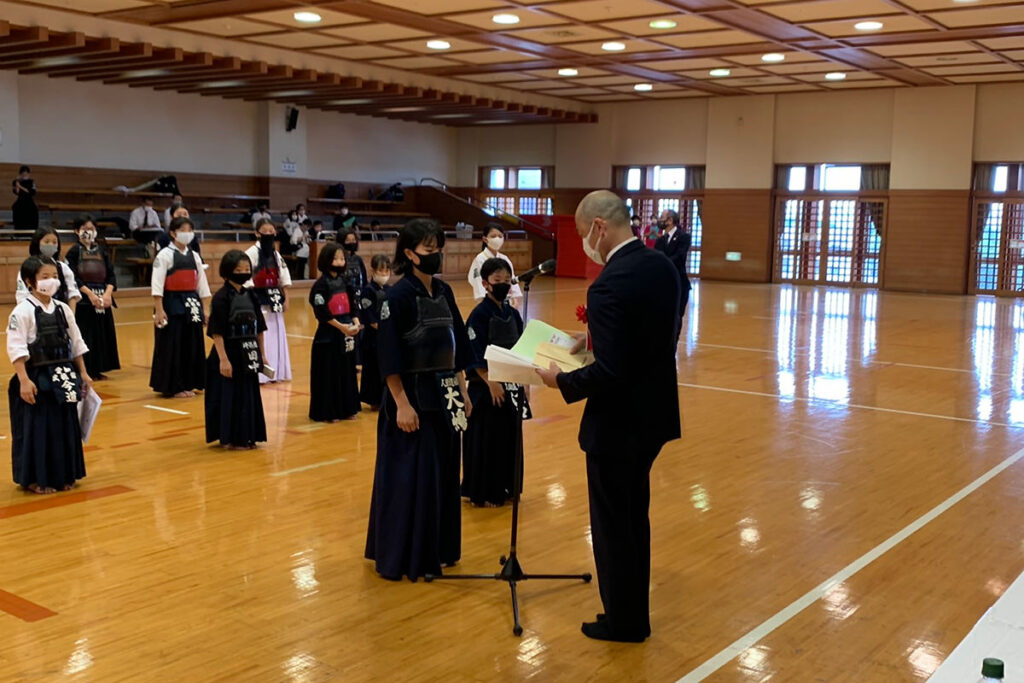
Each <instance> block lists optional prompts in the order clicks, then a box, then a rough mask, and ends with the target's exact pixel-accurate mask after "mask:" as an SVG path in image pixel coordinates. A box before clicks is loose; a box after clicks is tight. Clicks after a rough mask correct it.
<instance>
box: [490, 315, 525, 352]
mask: <svg viewBox="0 0 1024 683" xmlns="http://www.w3.org/2000/svg"><path fill="white" fill-rule="evenodd" d="M487 334H488V337H487V339H488V341H489V342H490V343H491V344H494V345H495V346H500V347H501V348H503V349H511V348H512V347H513V346H515V345H516V342H517V341H519V326H518V325H516V317H515V316H514V315H511V314H509V316H508V318H501V317H500V316H497V315H496V316H494V317H492V318H491V320H490V323H489V325H488V328H487Z"/></svg>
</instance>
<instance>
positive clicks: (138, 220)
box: [128, 197, 164, 244]
mask: <svg viewBox="0 0 1024 683" xmlns="http://www.w3.org/2000/svg"><path fill="white" fill-rule="evenodd" d="M128 229H129V230H131V233H132V237H134V238H135V240H136V241H138V242H139V243H141V244H149V243H150V242H152V241H153V240H155V239H157V238H158V237H159V236H160V234H161V233H163V231H164V229H163V227H161V225H160V217H159V216H157V214H156V209H154V208H153V198H152V197H145V198H144V199H143V200H142V204H140V205H139V206H137V207H135V209H134V210H133V211H132V213H131V215H130V216H129V217H128Z"/></svg>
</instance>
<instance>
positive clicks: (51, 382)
mask: <svg viewBox="0 0 1024 683" xmlns="http://www.w3.org/2000/svg"><path fill="white" fill-rule="evenodd" d="M19 275H20V278H21V280H22V281H23V282H24V283H25V285H26V287H27V288H28V291H29V294H28V296H27V297H26V298H25V299H23V300H22V301H21V302H20V303H18V305H17V306H15V307H14V310H13V311H12V312H11V315H10V318H9V319H8V322H7V356H8V357H9V358H10V360H11V364H12V365H14V369H15V375H14V377H12V378H11V382H10V386H9V388H8V390H7V396H8V400H9V401H10V413H11V456H12V457H11V461H12V475H13V479H14V483H16V484H18V485H20V486H22V487H23V488H25V489H26V490H28V491H32V492H33V493H55V492H57V491H68V490H70V489H71V488H72V487H73V486H74V485H75V482H76V481H77V480H79V479H81V478H82V477H84V476H85V456H84V453H83V450H82V427H81V424H80V423H79V419H78V405H77V404H78V401H79V400H81V399H82V397H83V396H84V395H85V392H86V391H88V390H89V388H90V386H91V385H92V379H91V378H90V377H89V373H88V372H87V371H86V369H85V362H84V360H83V356H84V355H85V354H86V353H87V352H88V351H89V348H88V347H87V346H86V345H85V342H84V341H82V335H81V333H80V332H79V330H78V325H77V324H76V323H75V316H74V313H72V312H71V309H70V308H69V307H68V305H67V304H65V303H64V302H62V301H58V300H57V299H55V298H54V295H55V294H56V293H57V290H58V289H59V288H60V280H59V279H58V275H57V267H56V266H55V265H54V264H53V263H49V262H45V261H43V259H41V258H39V257H37V256H30V257H29V258H28V259H27V260H26V261H25V262H24V263H23V264H22V265H21V272H20V274H19Z"/></svg>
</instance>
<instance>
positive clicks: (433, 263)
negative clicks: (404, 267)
mask: <svg viewBox="0 0 1024 683" xmlns="http://www.w3.org/2000/svg"><path fill="white" fill-rule="evenodd" d="M416 256H418V257H419V259H420V264H419V265H418V266H417V265H415V264H413V267H414V268H415V269H416V270H418V271H420V272H421V273H423V274H424V275H437V274H438V273H440V272H441V252H439V251H435V252H434V253H433V254H420V253H418V252H417V253H416Z"/></svg>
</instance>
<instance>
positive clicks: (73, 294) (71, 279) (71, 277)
mask: <svg viewBox="0 0 1024 683" xmlns="http://www.w3.org/2000/svg"><path fill="white" fill-rule="evenodd" d="M58 263H60V269H61V271H62V272H63V273H64V283H65V284H66V285H67V286H68V299H69V300H70V299H81V298H82V290H81V289H79V288H78V283H77V282H75V274H74V272H73V271H72V270H71V266H69V265H68V264H66V263H64V262H63V261H59V262H58Z"/></svg>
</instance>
